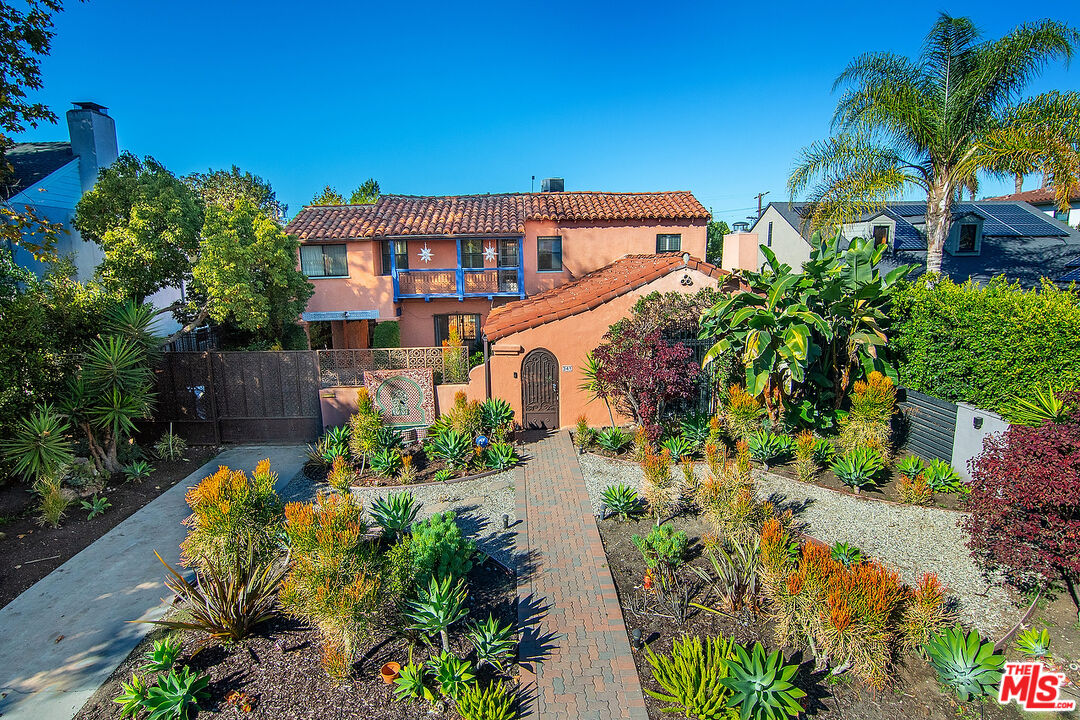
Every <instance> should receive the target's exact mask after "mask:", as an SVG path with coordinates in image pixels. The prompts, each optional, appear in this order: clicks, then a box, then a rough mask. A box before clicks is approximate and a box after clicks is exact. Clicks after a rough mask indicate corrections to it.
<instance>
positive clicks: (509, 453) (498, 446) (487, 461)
mask: <svg viewBox="0 0 1080 720" xmlns="http://www.w3.org/2000/svg"><path fill="white" fill-rule="evenodd" d="M517 461H518V457H517V453H515V452H514V446H513V445H511V444H510V443H492V444H491V445H489V446H488V447H487V448H485V449H484V465H485V467H489V468H491V469H493V470H506V469H507V468H512V467H514V466H515V465H517Z"/></svg>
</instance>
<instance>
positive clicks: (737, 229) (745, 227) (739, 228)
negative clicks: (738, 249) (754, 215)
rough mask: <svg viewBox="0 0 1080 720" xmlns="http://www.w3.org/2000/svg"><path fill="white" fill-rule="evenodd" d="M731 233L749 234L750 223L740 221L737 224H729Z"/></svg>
mask: <svg viewBox="0 0 1080 720" xmlns="http://www.w3.org/2000/svg"><path fill="white" fill-rule="evenodd" d="M731 232H733V233H744V232H750V223H748V222H743V221H741V220H740V221H739V222H737V223H731Z"/></svg>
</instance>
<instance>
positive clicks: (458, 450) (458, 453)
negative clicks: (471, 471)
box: [424, 429, 473, 472]
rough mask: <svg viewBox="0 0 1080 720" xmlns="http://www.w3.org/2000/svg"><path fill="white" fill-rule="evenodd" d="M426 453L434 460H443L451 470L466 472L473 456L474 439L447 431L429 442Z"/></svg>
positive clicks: (456, 432) (454, 431) (425, 447)
mask: <svg viewBox="0 0 1080 720" xmlns="http://www.w3.org/2000/svg"><path fill="white" fill-rule="evenodd" d="M424 452H426V453H427V455H428V457H430V458H432V459H433V460H442V461H444V462H445V463H446V464H447V466H449V467H450V469H451V470H454V471H457V472H460V471H462V470H464V469H465V468H466V467H467V466H468V464H469V460H471V459H472V456H473V442H472V439H471V438H470V437H469V436H468V435H466V434H465V433H461V432H458V431H457V430H452V429H447V430H444V431H442V432H440V433H437V434H436V435H435V436H434V437H432V438H431V439H429V440H428V443H427V445H425V446H424Z"/></svg>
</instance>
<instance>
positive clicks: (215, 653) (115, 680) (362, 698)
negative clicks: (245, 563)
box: [75, 563, 517, 720]
mask: <svg viewBox="0 0 1080 720" xmlns="http://www.w3.org/2000/svg"><path fill="white" fill-rule="evenodd" d="M468 587H469V599H468V605H469V608H470V610H469V615H468V617H467V618H466V620H484V619H486V618H487V616H488V613H491V614H493V615H494V616H495V617H496V618H497V619H499V620H500V621H501V622H503V623H514V622H516V618H517V611H516V608H515V599H516V585H515V583H514V580H513V578H512V577H509V576H508V575H507V574H505V573H504V572H503V571H502V570H500V569H499V568H498V567H497V566H496V565H495V564H493V563H485V564H484V565H481V566H478V567H475V568H473V570H472V572H471V573H470V574H469V578H468ZM455 628H456V630H452V631H451V634H450V637H451V649H452V651H453V652H454V653H455V654H456V655H458V656H459V657H464V656H466V655H467V654H468V652H469V651H470V650H471V647H470V646H469V644H468V641H467V640H465V638H464V636H463V635H462V632H461V625H460V624H459V625H457V626H455ZM164 634H165V631H163V630H157V631H154V632H152V633H151V634H150V635H149V636H147V638H146V639H145V640H143V642H142V643H140V644H139V645H138V646H137V647H136V648H135V649H134V650H133V651H132V653H131V655H129V656H128V658H127V660H125V661H124V662H123V663H122V664H121V665H120V667H119V668H117V670H116V672H114V673H113V675H112V677H110V678H109V680H108V682H106V683H105V684H104V685H103V686H102V687H101V688H100V689H99V690H98V691H97V692H96V693H95V694H94V696H93V697H92V698H91V699H90V700H89V701H87V703H86V704H85V705H84V706H83V708H82V710H80V711H79V713H78V715H76V716H75V717H76V719H77V720H104V719H105V718H116V717H118V716H119V707H120V706H119V705H117V704H116V703H114V702H113V699H114V698H115V697H116V696H117V695H119V694H120V692H121V690H120V681H121V680H123V681H125V682H127V681H129V680H130V679H131V674H132V672H133V671H135V672H137V671H138V670H139V666H140V665H141V664H142V655H143V653H144V652H146V651H147V650H149V649H150V648H151V647H152V643H153V641H154V640H155V639H159V638H161V637H162V636H163V635H164ZM198 642H199V640H198V636H197V635H195V634H193V633H190V632H188V633H185V634H184V651H185V652H184V655H183V657H182V658H181V662H189V663H190V665H191V667H192V669H193V670H195V671H197V672H200V673H206V674H208V675H209V678H210V687H209V691H210V699H209V701H207V702H204V703H202V704H201V705H202V709H201V710H200V711H199V712H198V714H197V716H198V717H199V718H204V717H206V718H213V717H230V718H236V717H250V718H253V719H255V718H267V719H273V720H277V719H278V718H289V719H290V720H291V719H293V718H297V719H301V718H311V719H312V720H316V719H317V720H327V719H336V718H364V719H365V720H367V719H369V718H370V719H371V720H407V719H408V718H422V717H435V718H453V717H457V715H456V713H455V712H454V711H453V710H452V709H449V708H444V709H443V710H442V711H440V712H436V713H434V714H433V715H429V714H428V710H429V708H430V705H429V704H428V703H426V702H425V701H422V700H413V701H408V702H397V701H395V700H394V699H393V689H394V687H395V686H394V685H387V684H385V683H383V681H382V679H381V678H380V677H379V669H380V668H381V667H382V665H383V664H384V663H386V662H389V661H395V662H398V663H400V664H402V665H404V664H405V663H406V662H408V659H409V648H410V647H412V648H413V658H414V660H417V661H419V660H421V659H423V658H426V657H428V656H429V654H430V651H429V650H428V648H427V646H426V645H425V644H424V643H423V642H421V641H420V640H419V639H418V638H416V637H410V634H409V633H406V634H398V635H395V634H390V633H387V632H382V633H379V634H378V635H377V636H376V637H374V638H373V639H372V641H371V642H370V643H368V644H367V645H366V647H369V648H370V649H369V650H368V651H367V652H366V654H365V655H364V656H363V657H362V658H361V659H360V661H359V662H358V663H357V664H356V665H355V666H354V667H353V677H352V678H351V679H350V680H349V681H348V682H346V683H345V684H342V685H335V684H333V683H332V682H331V681H330V679H329V678H328V677H327V675H326V672H325V671H324V670H323V668H322V665H321V643H320V635H319V633H318V631H316V630H314V629H312V628H310V627H308V626H306V625H304V624H303V623H300V622H298V621H296V620H292V619H289V618H285V617H279V618H277V619H276V620H273V621H270V622H268V623H266V624H265V625H263V626H262V627H260V628H259V631H258V633H257V634H256V635H254V636H253V637H250V638H248V639H246V640H244V641H243V642H241V643H238V644H235V645H223V644H214V645H210V646H208V647H206V649H204V650H201V651H197V652H194V656H192V655H191V654H190V653H192V652H193V651H195V649H196V648H197V647H198ZM473 660H475V658H473ZM496 677H500V676H497V675H494V674H493V673H492V671H491V669H490V668H488V667H485V668H484V669H482V670H480V672H479V673H478V678H479V679H480V681H481V682H482V683H485V684H486V683H487V682H488V681H489V680H491V679H493V678H496ZM503 679H506V678H503ZM233 691H238V692H242V693H245V694H246V695H247V696H248V697H249V698H250V699H251V703H252V711H251V713H249V714H241V713H239V712H238V711H237V710H236V708H234V707H232V706H230V705H228V704H227V703H226V702H225V699H226V697H227V696H228V695H229V693H231V692H233Z"/></svg>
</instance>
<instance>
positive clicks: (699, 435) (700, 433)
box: [679, 413, 712, 452]
mask: <svg viewBox="0 0 1080 720" xmlns="http://www.w3.org/2000/svg"><path fill="white" fill-rule="evenodd" d="M710 420H712V417H711V416H710V415H709V414H708V413H694V414H693V415H690V416H689V417H687V418H684V419H683V420H682V422H680V423H679V427H680V428H681V429H682V436H683V438H684V439H685V440H686V441H687V442H688V443H690V446H691V447H692V448H694V451H695V452H696V451H699V450H701V449H702V448H703V447H705V443H707V442H708V441H709V421H710Z"/></svg>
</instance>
